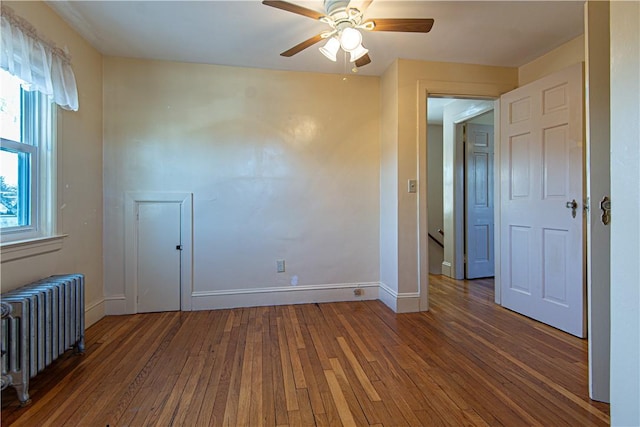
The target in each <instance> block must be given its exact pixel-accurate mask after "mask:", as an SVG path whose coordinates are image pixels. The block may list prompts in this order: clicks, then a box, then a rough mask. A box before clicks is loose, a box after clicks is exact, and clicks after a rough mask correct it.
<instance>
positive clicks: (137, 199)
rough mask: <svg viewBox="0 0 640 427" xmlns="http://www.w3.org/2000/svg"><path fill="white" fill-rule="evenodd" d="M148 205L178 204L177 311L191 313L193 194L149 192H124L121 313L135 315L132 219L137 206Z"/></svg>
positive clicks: (135, 250)
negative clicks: (123, 307)
mask: <svg viewBox="0 0 640 427" xmlns="http://www.w3.org/2000/svg"><path fill="white" fill-rule="evenodd" d="M148 202H159V203H161V202H167V203H180V235H181V238H182V251H181V257H182V258H181V260H180V263H181V268H180V310H182V311H191V310H192V308H191V293H192V292H193V193H172V192H155V191H149V192H127V193H125V206H124V209H125V212H124V214H125V224H124V228H125V293H124V295H125V304H126V311H125V313H127V314H134V313H137V304H136V300H137V296H138V280H137V277H138V274H137V273H138V257H137V253H138V242H137V236H138V228H137V227H138V226H137V224H138V222H137V220H136V212H137V207H138V205H139V204H140V203H148ZM122 314H124V313H122Z"/></svg>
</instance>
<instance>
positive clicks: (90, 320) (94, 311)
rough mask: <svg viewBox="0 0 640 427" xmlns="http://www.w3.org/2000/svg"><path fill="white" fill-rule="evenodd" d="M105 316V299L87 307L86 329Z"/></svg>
mask: <svg viewBox="0 0 640 427" xmlns="http://www.w3.org/2000/svg"><path fill="white" fill-rule="evenodd" d="M104 314H105V304H104V298H103V299H100V300H98V301H95V302H93V303H91V304H89V305H87V306H86V307H85V309H84V324H85V328H88V327H89V326H91V325H93V324H94V323H96V322H97V321H98V320H100V319H102V318H103V317H104Z"/></svg>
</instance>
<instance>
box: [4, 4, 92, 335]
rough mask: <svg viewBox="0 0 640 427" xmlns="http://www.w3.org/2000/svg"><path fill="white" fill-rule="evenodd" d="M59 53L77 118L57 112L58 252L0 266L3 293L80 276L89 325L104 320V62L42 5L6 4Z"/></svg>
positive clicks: (70, 112)
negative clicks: (72, 87)
mask: <svg viewBox="0 0 640 427" xmlns="http://www.w3.org/2000/svg"><path fill="white" fill-rule="evenodd" d="M5 4H7V5H9V6H10V7H11V8H12V9H13V10H14V11H15V12H16V14H18V15H19V16H21V17H23V18H25V19H26V20H27V21H29V22H30V23H31V24H32V25H34V26H35V27H36V28H38V31H39V32H40V34H42V35H43V36H44V37H47V38H48V39H50V40H52V41H53V42H54V43H56V44H57V45H58V46H59V47H67V48H68V50H69V53H70V54H71V56H72V66H73V70H74V73H75V75H76V81H77V85H78V96H79V104H80V108H79V111H77V112H72V111H65V110H62V109H59V111H58V138H57V149H58V162H57V169H58V185H57V187H58V191H57V193H58V194H57V198H58V200H57V210H56V214H57V217H58V227H57V228H58V230H57V232H58V233H59V234H68V237H67V238H65V239H64V243H63V247H62V249H61V250H60V251H57V252H53V253H48V254H44V255H39V256H34V257H29V258H22V259H19V260H16V261H10V262H4V263H2V290H3V291H6V290H9V289H13V288H16V287H18V286H21V285H24V284H27V283H28V282H30V281H33V280H35V279H39V278H43V277H47V276H49V275H52V274H61V273H84V274H85V278H86V291H85V292H86V297H85V306H86V308H87V310H88V313H87V323H88V324H91V323H93V322H95V321H96V320H98V319H99V318H100V317H102V316H103V315H104V307H103V305H102V303H103V286H102V284H103V282H102V56H101V55H100V53H98V52H97V51H96V50H95V49H94V48H93V47H91V46H90V45H89V44H88V43H87V42H86V41H85V40H84V39H82V38H81V37H80V36H79V35H78V34H77V33H76V32H75V31H74V30H72V29H71V28H70V27H69V26H68V25H67V24H66V23H65V22H64V21H62V19H60V17H59V16H58V15H57V14H55V13H54V12H53V11H52V10H51V9H50V8H49V7H48V6H47V5H46V4H44V3H41V2H5Z"/></svg>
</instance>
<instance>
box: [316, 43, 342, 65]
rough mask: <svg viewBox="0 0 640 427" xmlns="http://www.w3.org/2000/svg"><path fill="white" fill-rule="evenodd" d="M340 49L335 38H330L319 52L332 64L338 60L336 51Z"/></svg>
mask: <svg viewBox="0 0 640 427" xmlns="http://www.w3.org/2000/svg"><path fill="white" fill-rule="evenodd" d="M339 49H340V41H339V40H338V39H337V38H336V37H331V38H330V39H329V40H328V41H327V43H326V44H325V45H324V46H322V47H321V48H320V52H322V54H323V55H324V56H326V57H327V58H328V59H330V60H331V61H333V62H336V61H337V60H338V57H337V55H338V50H339Z"/></svg>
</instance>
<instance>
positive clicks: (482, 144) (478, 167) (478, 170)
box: [464, 123, 495, 279]
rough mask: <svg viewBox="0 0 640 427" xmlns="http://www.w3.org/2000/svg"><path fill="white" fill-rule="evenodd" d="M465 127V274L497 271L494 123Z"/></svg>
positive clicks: (476, 275)
mask: <svg viewBox="0 0 640 427" xmlns="http://www.w3.org/2000/svg"><path fill="white" fill-rule="evenodd" d="M465 126H466V129H465V175H464V176H465V249H466V252H465V253H466V255H467V258H466V262H465V278H467V279H477V278H480V277H492V276H493V275H494V264H495V262H494V254H493V247H494V245H493V126H492V125H481V124H476V123H467V124H466V125H465Z"/></svg>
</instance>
